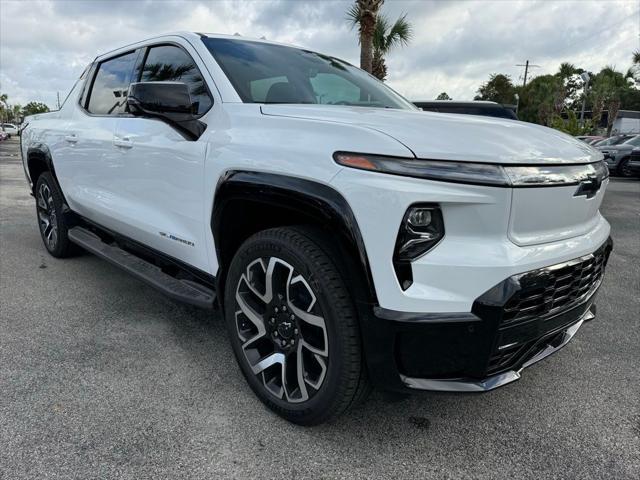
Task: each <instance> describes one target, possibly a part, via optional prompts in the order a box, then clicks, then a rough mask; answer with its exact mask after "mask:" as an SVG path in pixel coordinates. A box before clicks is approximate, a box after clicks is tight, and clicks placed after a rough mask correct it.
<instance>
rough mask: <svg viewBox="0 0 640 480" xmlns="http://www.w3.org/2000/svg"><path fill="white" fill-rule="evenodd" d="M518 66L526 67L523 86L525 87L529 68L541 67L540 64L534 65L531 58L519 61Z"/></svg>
mask: <svg viewBox="0 0 640 480" xmlns="http://www.w3.org/2000/svg"><path fill="white" fill-rule="evenodd" d="M516 67H524V81H523V82H522V87H523V88H524V87H526V86H527V74H528V73H529V68H540V65H533V64H532V63H529V60H527V61H526V62H525V63H518V64H517V65H516Z"/></svg>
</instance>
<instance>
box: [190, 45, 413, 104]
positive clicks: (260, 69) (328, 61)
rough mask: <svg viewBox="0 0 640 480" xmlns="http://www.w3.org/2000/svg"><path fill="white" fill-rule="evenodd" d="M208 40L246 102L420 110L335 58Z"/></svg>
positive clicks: (269, 46)
mask: <svg viewBox="0 0 640 480" xmlns="http://www.w3.org/2000/svg"><path fill="white" fill-rule="evenodd" d="M202 41H203V42H204V44H205V46H206V47H207V49H208V50H209V51H210V52H211V54H212V55H213V57H214V58H215V60H216V61H217V62H218V64H219V65H220V67H221V68H222V70H223V71H224V73H225V75H226V76H227V78H229V81H230V82H231V84H232V85H233V87H234V88H235V90H236V92H238V95H239V96H240V98H241V99H242V101H243V102H245V103H289V104H292V103H293V104H323V105H353V106H358V107H378V108H398V109H405V110H416V108H415V107H414V106H413V105H412V104H411V103H409V102H408V101H407V100H405V99H404V98H402V97H401V96H400V95H398V94H397V93H396V92H394V91H393V90H392V89H390V88H389V87H387V86H386V85H384V84H383V83H382V82H380V81H378V80H376V79H375V78H374V77H372V76H371V75H369V74H368V73H366V72H364V71H362V70H360V69H359V68H355V67H354V66H352V65H350V64H349V63H347V62H344V61H343V60H339V59H337V58H334V57H329V56H327V55H322V54H319V53H316V52H311V51H309V50H302V49H298V48H294V47H287V46H283V45H274V44H269V43H262V42H255V41H249V40H239V39H229V38H208V37H206V38H203V39H202Z"/></svg>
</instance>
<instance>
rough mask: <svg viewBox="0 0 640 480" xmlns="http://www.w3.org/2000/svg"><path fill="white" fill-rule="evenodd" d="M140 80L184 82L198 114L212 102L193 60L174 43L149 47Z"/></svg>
mask: <svg viewBox="0 0 640 480" xmlns="http://www.w3.org/2000/svg"><path fill="white" fill-rule="evenodd" d="M140 81H141V82H182V83H186V84H187V86H188V87H189V92H190V93H191V101H192V102H193V104H194V106H197V112H198V115H202V114H204V113H205V112H206V111H207V110H209V108H211V105H212V104H213V100H212V98H211V95H210V94H209V90H208V89H207V84H206V83H205V80H204V78H203V77H202V74H201V73H200V70H198V67H197V66H196V64H195V62H194V61H193V59H192V58H191V57H190V56H189V54H188V53H187V52H185V51H184V50H183V49H182V48H180V47H176V46H174V45H159V46H157V47H151V49H149V54H148V55H147V59H146V60H145V62H144V67H143V69H142V78H141V79H140Z"/></svg>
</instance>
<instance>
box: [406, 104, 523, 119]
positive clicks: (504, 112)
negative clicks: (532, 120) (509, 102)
mask: <svg viewBox="0 0 640 480" xmlns="http://www.w3.org/2000/svg"><path fill="white" fill-rule="evenodd" d="M413 104H414V105H415V106H416V107H418V108H420V109H422V110H424V111H425V112H439V113H461V114H464V115H480V116H483V117H495V118H509V119H511V120H518V116H517V115H516V112H514V111H513V110H512V109H510V108H507V107H505V106H504V105H501V104H499V103H496V102H485V101H469V102H456V101H453V100H429V101H424V102H422V101H417V102H413Z"/></svg>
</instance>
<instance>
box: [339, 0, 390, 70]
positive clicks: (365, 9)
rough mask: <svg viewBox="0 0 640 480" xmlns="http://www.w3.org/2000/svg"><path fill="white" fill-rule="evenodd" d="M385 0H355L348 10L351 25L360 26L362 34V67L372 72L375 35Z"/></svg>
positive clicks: (359, 30) (359, 29)
mask: <svg viewBox="0 0 640 480" xmlns="http://www.w3.org/2000/svg"><path fill="white" fill-rule="evenodd" d="M383 3H384V0H355V3H354V4H353V5H352V6H351V8H350V9H349V11H348V12H347V18H348V19H349V20H350V22H351V26H352V27H355V26H357V27H358V32H359V34H360V39H359V41H360V68H362V69H363V70H366V71H367V72H369V73H371V66H372V63H373V35H374V32H375V28H376V19H377V18H378V11H379V10H380V7H382V4H383Z"/></svg>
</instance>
